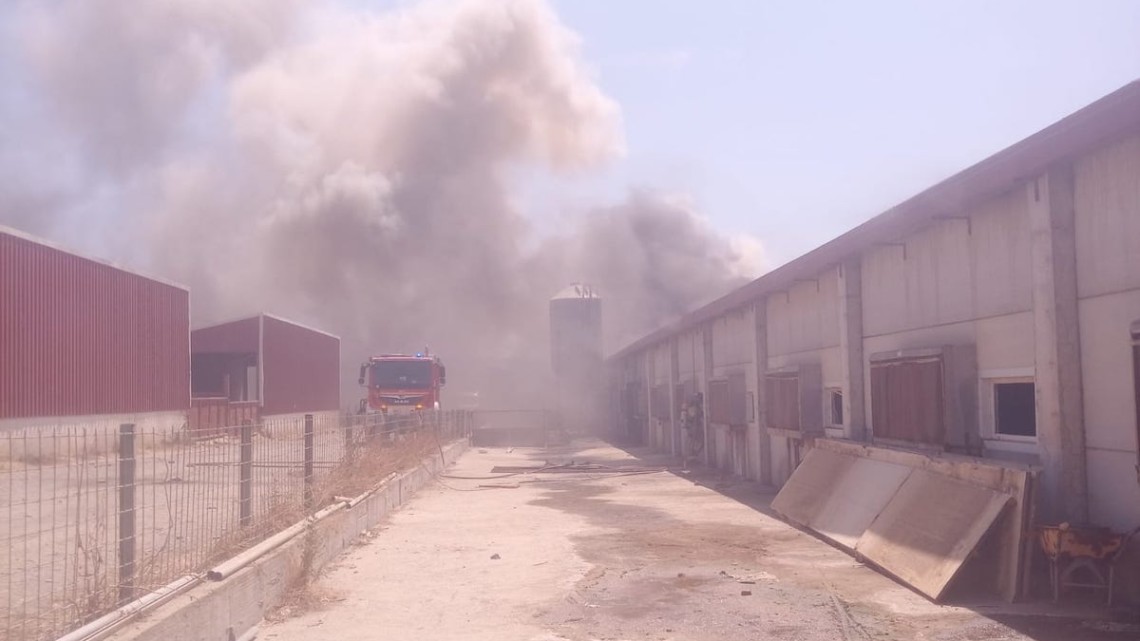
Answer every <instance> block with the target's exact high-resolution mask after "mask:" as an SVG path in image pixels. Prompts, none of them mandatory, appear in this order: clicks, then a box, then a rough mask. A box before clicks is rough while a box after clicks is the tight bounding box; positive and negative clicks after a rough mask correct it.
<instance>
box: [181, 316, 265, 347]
mask: <svg viewBox="0 0 1140 641" xmlns="http://www.w3.org/2000/svg"><path fill="white" fill-rule="evenodd" d="M260 325H261V322H260V319H259V318H258V317H257V316H251V317H250V318H243V319H241V320H236V321H231V322H229V323H222V324H220V325H212V326H210V327H203V328H201V329H196V330H194V331H192V332H190V352H191V353H193V354H256V353H257V352H258V350H259V349H260V339H259V338H258V332H259V331H260V329H259V328H260Z"/></svg>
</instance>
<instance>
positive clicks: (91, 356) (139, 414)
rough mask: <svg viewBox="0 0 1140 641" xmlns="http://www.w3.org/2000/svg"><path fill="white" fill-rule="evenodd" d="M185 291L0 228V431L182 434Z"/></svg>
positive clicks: (186, 389)
mask: <svg viewBox="0 0 1140 641" xmlns="http://www.w3.org/2000/svg"><path fill="white" fill-rule="evenodd" d="M189 325H190V294H189V292H188V291H187V290H186V288H184V287H181V286H178V285H175V284H172V283H168V282H164V281H161V280H157V279H154V278H148V277H145V276H141V275H139V274H137V273H134V272H131V271H128V270H125V269H121V268H119V267H116V266H114V265H111V264H108V263H104V262H101V261H97V260H93V259H90V258H85V257H83V256H79V255H77V254H74V253H71V252H69V251H66V250H63V249H61V248H59V247H56V246H54V245H52V244H50V243H47V242H45V241H42V240H38V239H35V238H32V237H30V236H27V235H25V234H23V233H21V232H17V231H15V230H11V229H6V228H0V429H18V428H22V427H35V426H61V427H66V426H82V427H90V428H96V427H103V426H105V427H107V428H109V429H117V427H118V425H119V424H120V423H135V424H137V425H139V426H140V427H146V426H150V427H153V428H169V427H180V426H181V425H182V424H183V423H184V422H185V420H186V410H187V409H188V408H189V406H190V350H189V344H188V341H187V336H188V334H189Z"/></svg>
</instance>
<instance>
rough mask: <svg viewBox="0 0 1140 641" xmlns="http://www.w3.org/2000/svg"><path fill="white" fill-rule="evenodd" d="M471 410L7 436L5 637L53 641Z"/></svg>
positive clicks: (247, 541) (426, 449) (350, 482)
mask: <svg viewBox="0 0 1140 641" xmlns="http://www.w3.org/2000/svg"><path fill="white" fill-rule="evenodd" d="M472 424H473V418H472V415H471V413H470V412H437V413H429V414H427V415H421V416H407V417H391V418H385V417H381V416H376V415H369V416H337V415H315V416H314V415H306V416H294V417H283V418H267V419H264V420H260V421H258V422H256V423H254V422H247V424H245V425H238V426H233V427H231V428H227V429H225V430H221V431H220V432H217V431H214V432H211V433H210V434H209V436H208V437H203V435H201V434H194V433H192V432H190V431H189V430H187V429H185V428H182V427H180V428H171V429H158V428H146V429H140V428H137V427H136V426H135V425H122V426H119V428H118V429H117V430H113V429H106V428H84V427H45V428H28V429H24V430H18V431H13V432H8V433H4V434H0V501H2V503H0V546H2V549H0V604H7V605H6V607H5V609H4V612H3V614H2V615H0V616H2V627H0V630H2V634H0V638H3V639H5V640H11V641H42V640H44V639H52V638H55V637H57V636H59V635H61V634H64V633H66V632H68V631H70V630H73V629H75V628H77V627H79V626H81V625H83V624H84V623H87V622H89V621H91V620H94V619H95V618H97V617H99V616H101V615H103V614H105V613H107V612H110V611H112V610H114V609H115V608H117V607H120V606H122V605H124V604H126V603H128V602H130V601H132V600H134V599H136V598H138V597H140V596H142V595H144V594H146V593H148V592H151V591H153V590H156V589H158V588H160V587H162V586H165V585H167V584H170V583H171V582H173V581H175V580H178V579H180V578H181V577H184V576H187V575H194V574H199V573H204V572H205V571H206V570H208V569H209V568H210V567H211V565H212V564H216V563H217V562H219V561H221V560H223V559H225V558H227V557H229V556H232V555H234V554H236V553H237V552H239V551H241V550H243V549H245V548H246V547H249V546H250V545H252V544H254V543H256V542H258V541H260V540H262V539H264V538H266V537H267V536H269V535H271V534H273V533H275V532H278V531H280V530H282V529H284V528H286V527H288V526H289V525H292V524H293V523H296V522H298V521H300V520H301V519H303V518H304V517H305V516H307V515H308V514H311V513H313V512H315V511H317V510H319V509H321V508H323V507H325V506H327V505H328V504H329V503H331V502H332V501H333V500H334V497H349V496H353V495H355V494H359V493H360V492H363V491H366V490H368V489H370V488H371V487H373V486H374V485H375V484H376V483H377V482H379V481H380V480H382V479H383V478H384V477H385V476H387V475H388V474H390V473H392V472H394V471H398V470H400V469H404V468H407V467H410V466H412V465H414V464H415V463H416V462H417V461H419V460H421V459H422V458H423V457H424V456H426V455H428V454H430V453H431V452H433V451H435V450H436V449H437V448H439V451H440V452H441V453H442V444H443V443H446V442H448V441H451V440H454V439H456V438H462V437H466V436H468V435H469V434H470V431H471V427H472Z"/></svg>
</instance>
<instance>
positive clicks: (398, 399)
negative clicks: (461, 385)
mask: <svg viewBox="0 0 1140 641" xmlns="http://www.w3.org/2000/svg"><path fill="white" fill-rule="evenodd" d="M359 382H360V384H361V385H362V386H364V387H367V388H368V396H367V397H366V398H364V399H362V400H361V401H360V413H361V414H365V413H369V412H381V413H383V414H388V413H392V414H410V413H423V412H424V411H427V410H438V409H440V400H441V399H440V389H441V388H442V387H443V386H444V384H446V383H447V370H446V369H445V368H444V366H443V361H441V360H440V359H439V357H438V356H432V355H430V354H428V352H427V350H424V351H423V352H420V353H417V354H383V355H380V356H373V357H372V358H369V359H368V362H367V363H364V364H362V365H361V366H360V381H359Z"/></svg>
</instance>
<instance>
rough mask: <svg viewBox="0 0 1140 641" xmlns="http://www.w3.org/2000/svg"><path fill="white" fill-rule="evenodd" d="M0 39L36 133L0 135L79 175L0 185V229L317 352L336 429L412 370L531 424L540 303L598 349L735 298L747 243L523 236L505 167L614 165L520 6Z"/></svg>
mask: <svg viewBox="0 0 1140 641" xmlns="http://www.w3.org/2000/svg"><path fill="white" fill-rule="evenodd" d="M9 14H10V15H9V16H6V17H7V18H9V19H10V20H14V21H16V22H17V23H18V24H20V25H21V26H22V28H21V29H19V31H18V38H16V39H15V40H14V41H15V42H16V43H17V45H16V48H15V51H14V52H12V53H15V54H18V55H19V58H18V59H19V60H20V61H21V63H20V64H19V66H18V69H19V70H20V71H21V72H22V73H23V74H24V80H25V81H26V86H27V87H28V89H27V96H29V97H30V98H29V100H32V101H34V102H35V103H36V104H38V105H41V106H43V107H44V109H43V110H25V109H16V108H9V109H5V108H4V105H5V104H8V103H10V102H19V101H16V100H13V101H0V116H3V117H4V118H5V120H10V121H12V122H11V123H5V124H13V125H15V124H18V123H17V122H16V121H20V120H26V121H27V124H29V125H30V124H32V123H35V124H36V127H34V128H32V127H29V128H27V130H28V131H32V130H33V129H40V130H42V129H44V128H45V127H46V128H51V129H53V130H56V131H59V132H62V134H61V135H62V139H63V141H64V143H63V144H65V145H66V146H67V149H68V150H69V151H70V153H71V157H72V158H75V159H78V160H76V161H75V162H76V164H77V166H78V170H77V173H76V178H75V179H74V180H72V181H71V183H69V190H66V191H60V190H58V189H54V188H50V187H51V185H52V184H53V183H52V182H51V181H48V180H43V181H42V182H43V184H44V185H46V187H45V188H44V189H42V190H40V191H37V190H36V189H30V190H28V189H23V190H21V189H14V188H13V186H12V185H9V184H7V183H2V182H0V206H2V207H4V209H0V221H5V222H8V223H13V224H15V225H16V226H23V227H28V226H34V227H36V228H37V230H38V231H42V232H45V233H49V234H55V235H59V234H62V233H64V232H63V230H66V229H68V228H70V227H74V225H76V224H77V223H78V222H80V221H79V218H80V217H83V218H86V224H90V220H91V217H94V218H95V219H96V220H97V221H98V223H99V225H100V228H101V229H104V230H114V231H113V232H112V233H109V234H107V232H104V233H105V234H107V235H108V237H107V238H105V239H104V243H105V244H106V246H108V247H111V248H112V251H114V252H115V253H117V254H119V258H120V259H122V260H127V261H128V262H133V263H135V264H138V265H142V266H147V267H150V268H151V269H153V270H156V271H158V272H160V273H162V274H164V275H167V276H169V277H171V278H174V279H176V280H180V281H182V282H185V283H186V284H188V285H190V286H191V287H192V289H193V295H192V305H193V309H194V315H195V318H196V320H197V321H198V322H202V321H208V320H213V319H216V318H218V317H222V316H234V315H240V314H244V313H249V312H254V311H258V310H262V309H264V310H266V311H271V312H275V313H278V314H281V315H284V316H287V317H293V318H296V319H298V320H301V321H304V322H308V323H311V324H314V325H317V326H319V327H322V328H325V329H328V330H329V331H331V332H333V333H337V334H339V335H340V336H341V337H342V339H343V345H344V360H345V388H346V394H345V396H346V404H347V401H348V399H349V398H352V397H355V396H356V394H355V389H354V380H355V372H354V369H355V366H356V365H357V364H358V363H359V361H360V360H362V359H363V358H365V357H366V356H367V355H368V354H369V353H372V352H381V351H406V350H417V349H420V348H422V347H424V346H425V345H427V346H430V347H431V349H432V350H433V351H434V352H436V353H438V354H440V355H441V356H443V357H444V359H445V361H447V363H448V366H449V375H450V378H451V381H450V382H451V383H452V389H453V391H456V392H458V391H463V390H470V391H475V390H479V391H481V392H483V393H484V395H486V393H487V391H488V390H491V391H499V392H500V393H501V394H500V397H501V398H503V399H504V400H502V402H503V403H511V404H513V405H514V406H539V405H542V404H543V403H544V402H545V400H544V399H543V397H542V395H541V390H542V389H543V385H544V384H545V383H546V380H545V378H544V377H545V375H546V373H547V370H548V369H549V366H548V354H549V349H548V347H547V344H546V332H547V318H546V311H547V299H548V298H549V297H550V296H552V295H553V294H554V293H556V292H557V291H558V290H560V289H561V288H562V287H564V286H565V285H566V284H567V283H569V282H571V281H583V280H584V281H587V282H590V283H592V284H593V285H594V287H595V288H596V289H597V290H599V291H600V292H601V294H602V296H603V298H604V299H605V301H606V303H605V304H606V323H607V331H608V336H609V347H610V348H611V349H612V348H614V347H616V346H618V345H619V344H620V342H622V341H624V340H628V339H629V338H632V337H634V336H635V335H636V334H637V333H638V332H642V331H645V330H646V329H647V328H650V327H652V326H653V325H655V324H657V323H659V322H661V320H663V319H664V318H666V317H670V316H673V315H676V314H679V313H681V312H683V311H684V310H686V309H688V308H690V307H692V306H693V305H694V304H696V303H698V302H703V301H704V300H707V299H709V298H711V297H712V296H715V295H717V294H720V293H723V292H724V291H725V290H726V289H727V288H728V287H730V286H732V285H734V284H736V283H737V282H739V280H740V279H741V278H743V277H744V276H745V275H754V274H750V273H749V272H752V271H754V270H755V268H756V265H755V259H756V254H757V252H756V246H755V245H754V244H751V245H750V244H747V243H741V242H740V241H737V240H730V239H726V238H724V237H722V236H719V235H717V234H716V233H714V232H713V231H712V230H711V229H709V228H708V227H707V226H706V225H705V224H704V222H703V221H702V219H701V218H700V217H699V216H698V215H697V214H696V213H695V212H694V210H693V209H692V207H690V206H688V205H686V204H685V203H683V202H678V201H674V200H670V199H667V198H665V197H663V196H660V195H655V194H653V193H650V192H637V193H633V194H632V195H631V196H630V197H629V198H628V199H627V200H626V201H625V202H623V203H621V204H618V205H613V206H608V207H599V208H598V209H597V210H595V211H587V212H582V213H581V214H580V215H578V216H575V217H573V218H572V219H571V220H570V221H568V223H567V228H566V229H564V230H563V231H562V232H561V233H559V234H557V235H554V236H546V237H543V238H537V237H536V236H535V232H534V230H533V228H532V225H531V221H529V220H528V219H527V218H526V217H525V216H524V215H523V214H522V213H520V211H519V210H518V208H517V206H516V205H515V204H514V201H513V199H512V195H511V193H510V190H509V187H508V184H509V181H508V174H509V173H510V172H511V170H512V169H513V168H516V167H519V166H526V165H538V166H543V167H546V168H548V169H550V170H552V171H556V172H557V171H582V170H592V169H596V168H599V167H601V166H603V164H604V163H605V162H606V161H607V160H609V159H611V158H613V157H615V156H616V155H618V154H620V152H621V150H622V140H621V133H620V117H619V111H618V109H617V107H616V105H615V104H614V103H612V102H611V101H610V100H609V99H608V98H606V96H604V95H603V94H602V92H601V91H600V90H599V88H598V87H597V85H596V84H595V83H594V82H593V81H592V80H591V79H590V78H589V76H588V75H587V74H586V73H585V71H584V70H583V68H582V66H581V64H580V63H579V61H578V58H577V53H576V42H575V39H574V37H573V35H572V34H571V33H569V32H568V31H567V30H566V29H565V28H563V27H562V26H561V25H560V24H559V22H558V20H557V18H556V16H554V15H553V13H552V12H551V11H550V9H549V8H548V7H547V6H546V5H545V4H544V3H543V2H542V1H541V0H501V1H491V2H476V1H460V2H428V3H424V4H421V5H417V6H415V7H411V8H404V9H399V10H393V11H390V12H387V13H358V12H353V11H350V10H348V9H345V8H343V7H340V6H338V5H335V4H331V3H323V2H320V3H318V2H314V3H302V2H291V3H281V2H278V1H276V0H252V1H247V2H234V1H233V0H210V1H199V2H192V3H176V2H173V1H169V0H168V1H162V2H148V3H142V4H141V5H140V4H139V3H137V2H134V1H130V0H102V1H99V2H95V1H93V0H85V1H77V2H64V3H60V4H52V5H50V6H49V7H48V8H42V7H41V6H40V5H38V4H36V5H33V4H20V5H16V6H15V8H12V9H9ZM9 24H12V22H9ZM0 53H2V52H0ZM29 113H35V114H36V116H35V117H34V118H33V117H32V116H30V115H29ZM45 114H46V116H45ZM29 135H30V134H29ZM23 142H31V141H30V140H27V141H23ZM0 160H4V161H6V162H12V160H11V159H9V158H7V157H4V156H0ZM37 194H41V195H43V197H42V198H40V199H39V200H37V199H36V198H37ZM47 196H52V197H53V198H54V199H53V198H49V197H47ZM9 202H17V203H18V204H19V206H18V207H11V206H8V205H7V203H9ZM29 211H35V212H36V213H37V216H36V221H37V222H36V223H35V224H34V225H29V223H28V218H27V216H28V213H27V212H29Z"/></svg>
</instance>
